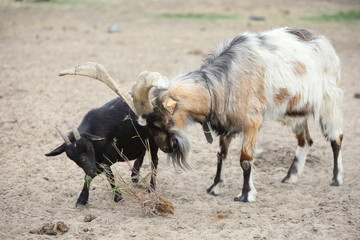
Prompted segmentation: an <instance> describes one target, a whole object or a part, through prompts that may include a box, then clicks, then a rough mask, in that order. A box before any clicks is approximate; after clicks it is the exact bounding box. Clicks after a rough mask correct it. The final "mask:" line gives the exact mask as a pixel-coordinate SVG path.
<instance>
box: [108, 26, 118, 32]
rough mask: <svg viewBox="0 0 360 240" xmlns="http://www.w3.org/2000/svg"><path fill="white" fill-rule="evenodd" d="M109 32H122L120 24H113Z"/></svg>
mask: <svg viewBox="0 0 360 240" xmlns="http://www.w3.org/2000/svg"><path fill="white" fill-rule="evenodd" d="M108 32H109V33H115V32H120V26H119V25H117V24H111V25H110V26H109V28H108Z"/></svg>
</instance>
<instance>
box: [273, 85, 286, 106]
mask: <svg viewBox="0 0 360 240" xmlns="http://www.w3.org/2000/svg"><path fill="white" fill-rule="evenodd" d="M289 97H290V92H289V91H288V90H287V89H286V88H280V89H279V91H278V93H277V94H275V97H274V101H275V103H276V104H282V103H283V102H285V101H286V100H287V99H288V98H289Z"/></svg>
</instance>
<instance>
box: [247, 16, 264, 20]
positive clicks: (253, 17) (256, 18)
mask: <svg viewBox="0 0 360 240" xmlns="http://www.w3.org/2000/svg"><path fill="white" fill-rule="evenodd" d="M249 19H250V20H253V21H265V17H264V16H256V15H251V16H249Z"/></svg>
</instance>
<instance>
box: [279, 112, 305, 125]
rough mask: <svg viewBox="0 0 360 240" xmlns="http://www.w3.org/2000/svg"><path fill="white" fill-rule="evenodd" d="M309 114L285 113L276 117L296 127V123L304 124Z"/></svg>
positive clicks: (281, 121)
mask: <svg viewBox="0 0 360 240" xmlns="http://www.w3.org/2000/svg"><path fill="white" fill-rule="evenodd" d="M306 118H307V116H287V115H283V116H281V117H279V118H278V119H276V121H277V122H280V123H281V124H283V125H285V126H290V127H295V126H296V125H300V124H302V123H303V122H304V121H305V119H306Z"/></svg>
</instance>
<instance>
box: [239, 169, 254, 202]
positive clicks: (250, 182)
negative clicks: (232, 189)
mask: <svg viewBox="0 0 360 240" xmlns="http://www.w3.org/2000/svg"><path fill="white" fill-rule="evenodd" d="M253 171H254V169H251V173H250V177H249V187H250V191H249V192H248V199H247V200H248V201H249V202H255V201H256V195H257V191H256V188H255V186H254V183H253V178H252V174H253ZM241 195H242V192H240V194H239V195H237V196H236V197H237V198H240V197H241Z"/></svg>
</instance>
